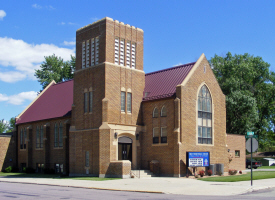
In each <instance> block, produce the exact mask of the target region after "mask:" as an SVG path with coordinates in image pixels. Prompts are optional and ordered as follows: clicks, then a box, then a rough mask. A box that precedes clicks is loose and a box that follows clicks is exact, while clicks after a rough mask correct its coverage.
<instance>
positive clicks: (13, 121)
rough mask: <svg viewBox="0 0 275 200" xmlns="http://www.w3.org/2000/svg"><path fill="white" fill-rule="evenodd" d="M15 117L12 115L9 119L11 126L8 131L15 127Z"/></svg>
mask: <svg viewBox="0 0 275 200" xmlns="http://www.w3.org/2000/svg"><path fill="white" fill-rule="evenodd" d="M15 126H16V125H15V117H12V118H11V119H10V121H9V128H8V130H7V132H12V131H13V130H14V129H15Z"/></svg>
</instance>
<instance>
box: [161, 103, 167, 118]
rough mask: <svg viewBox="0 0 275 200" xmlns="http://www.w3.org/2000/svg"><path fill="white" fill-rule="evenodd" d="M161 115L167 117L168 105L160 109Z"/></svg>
mask: <svg viewBox="0 0 275 200" xmlns="http://www.w3.org/2000/svg"><path fill="white" fill-rule="evenodd" d="M160 116H161V117H166V116H167V112H166V107H165V106H162V108H161V111H160Z"/></svg>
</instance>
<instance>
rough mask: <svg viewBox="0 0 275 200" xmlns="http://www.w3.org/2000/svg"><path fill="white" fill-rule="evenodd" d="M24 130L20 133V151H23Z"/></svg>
mask: <svg viewBox="0 0 275 200" xmlns="http://www.w3.org/2000/svg"><path fill="white" fill-rule="evenodd" d="M23 135H24V133H23V129H21V131H20V149H23V138H24V136H23Z"/></svg>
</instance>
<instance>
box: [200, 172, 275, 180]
mask: <svg viewBox="0 0 275 200" xmlns="http://www.w3.org/2000/svg"><path fill="white" fill-rule="evenodd" d="M252 175H253V180H259V179H267V178H275V171H262V172H261V171H258V172H256V171H255V172H253V174H252ZM198 180H202V181H213V182H237V181H250V180H251V174H250V173H247V174H243V175H233V176H215V177H207V178H199V179H198Z"/></svg>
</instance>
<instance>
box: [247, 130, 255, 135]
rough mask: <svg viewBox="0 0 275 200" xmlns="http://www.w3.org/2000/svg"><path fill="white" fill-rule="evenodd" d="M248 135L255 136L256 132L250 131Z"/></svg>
mask: <svg viewBox="0 0 275 200" xmlns="http://www.w3.org/2000/svg"><path fill="white" fill-rule="evenodd" d="M246 135H254V132H252V131H249V132H247V133H246Z"/></svg>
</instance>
